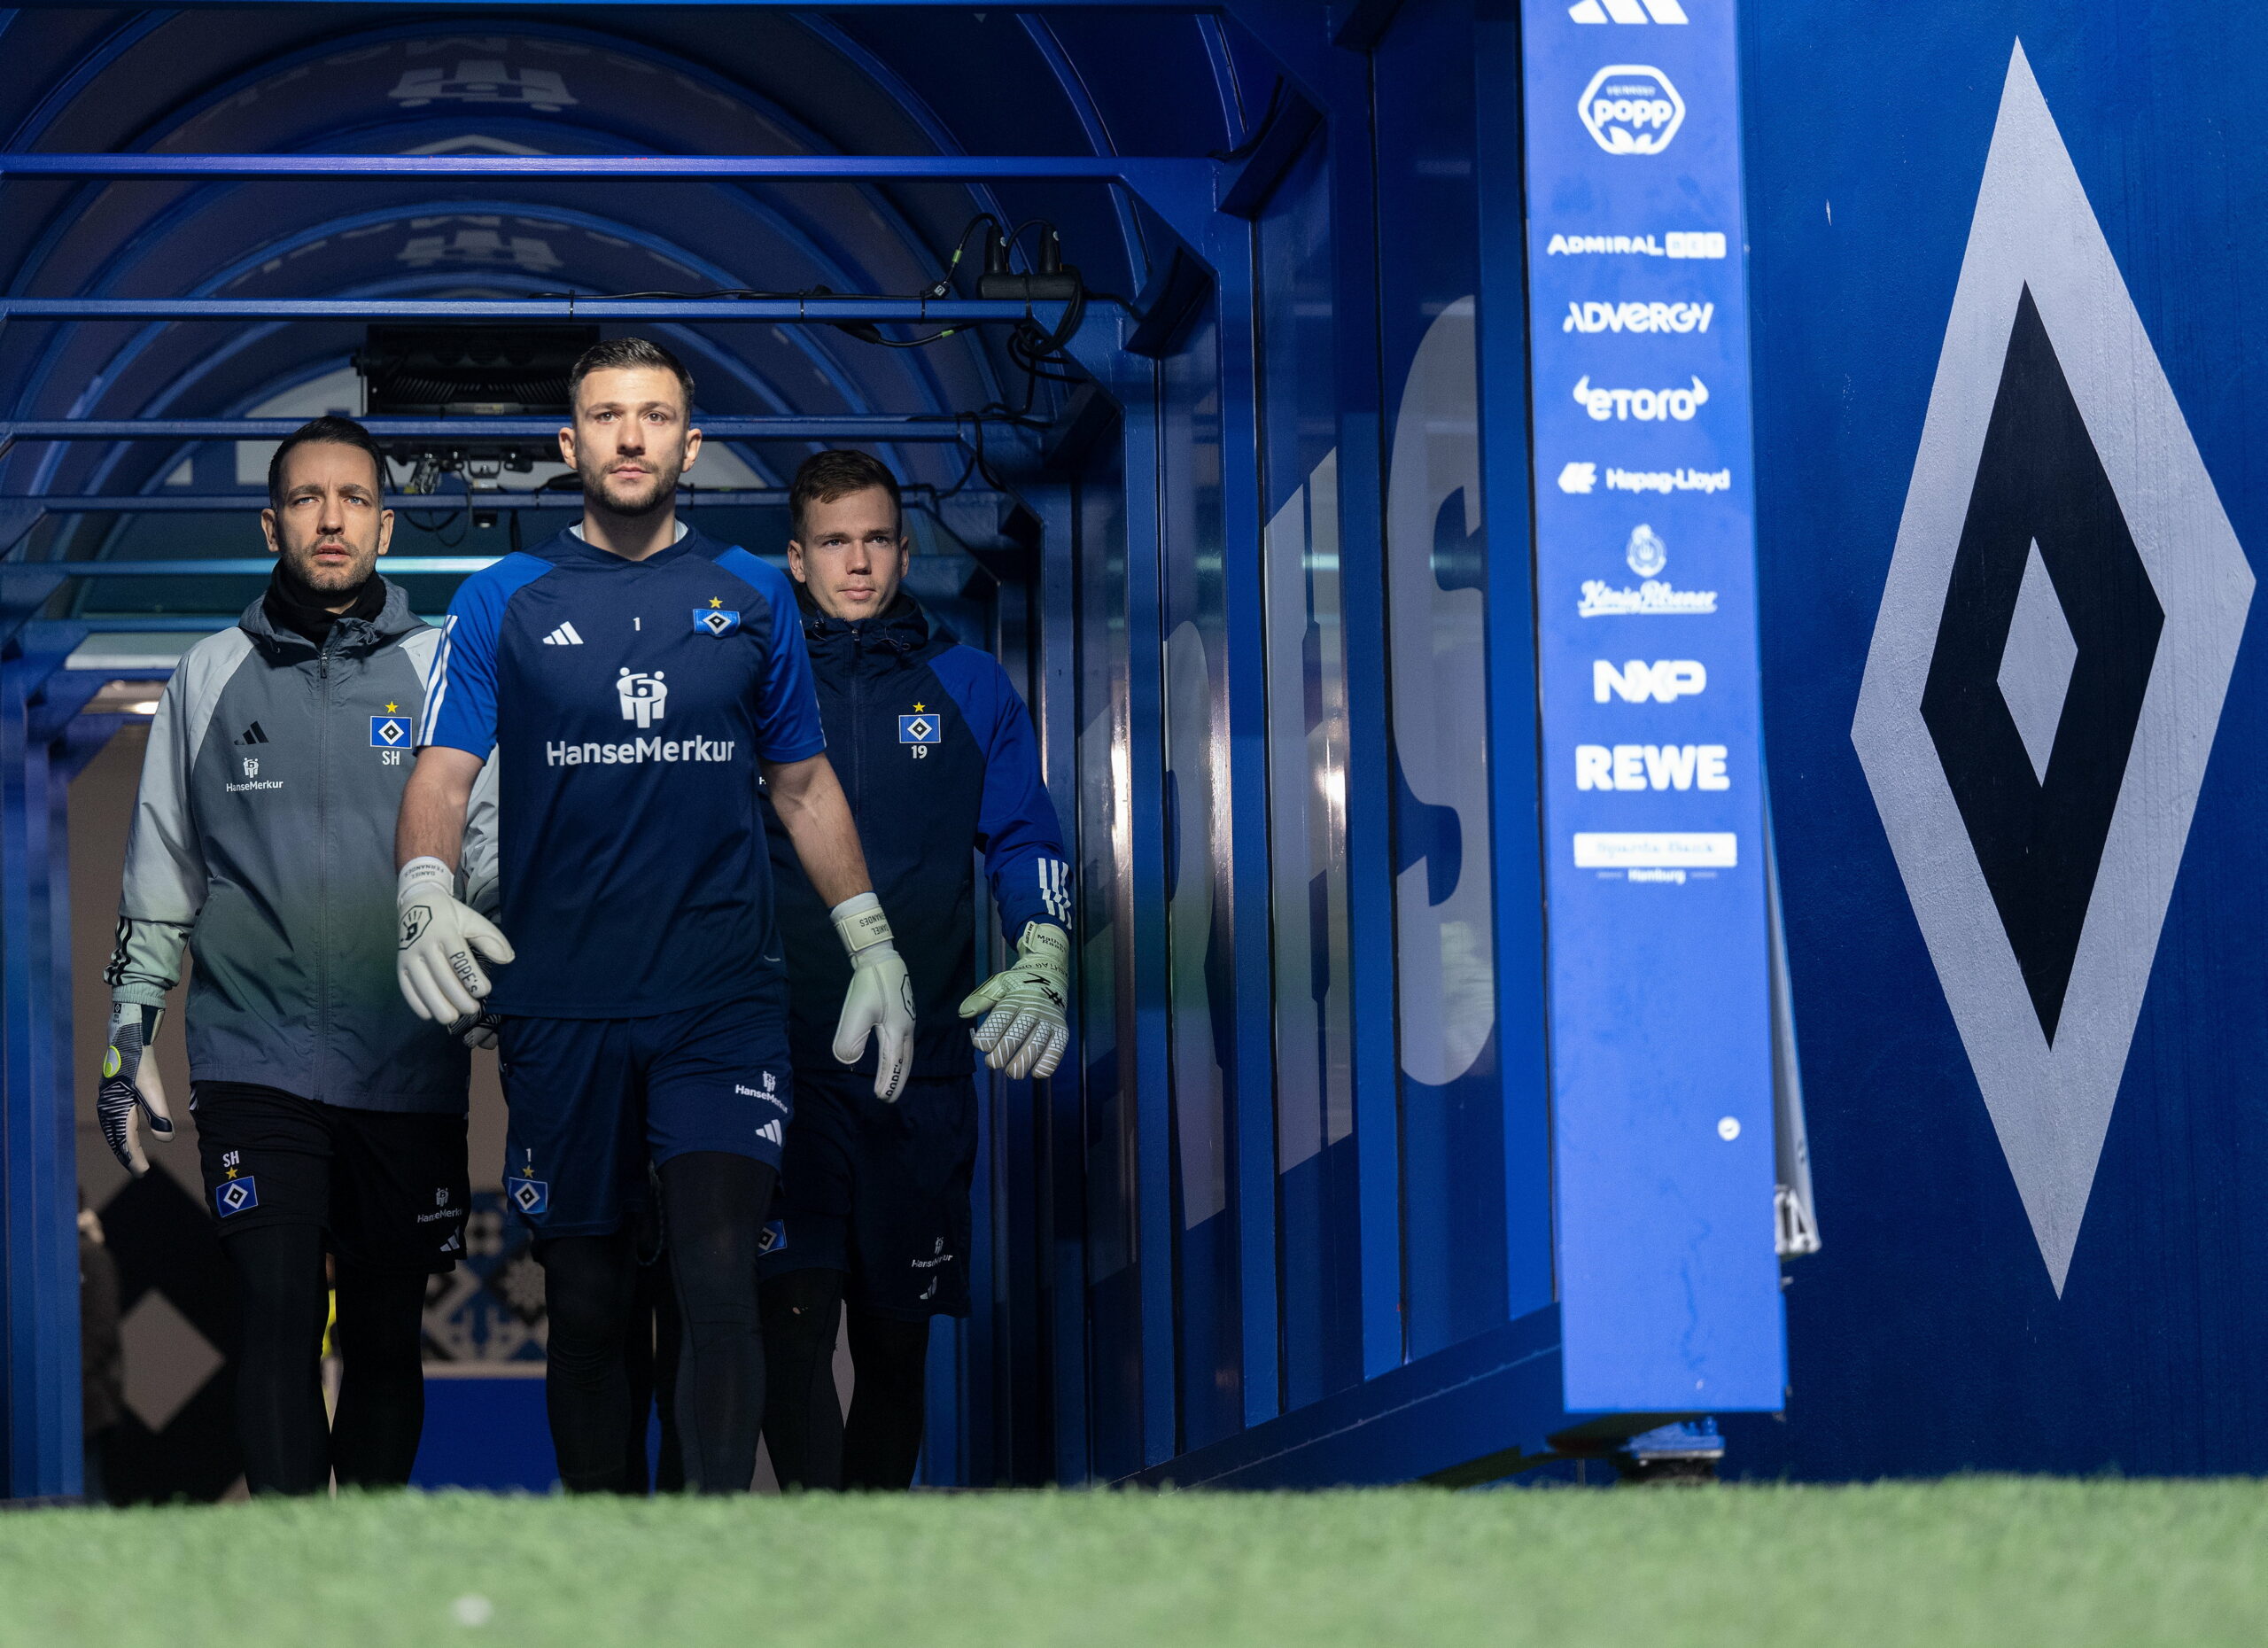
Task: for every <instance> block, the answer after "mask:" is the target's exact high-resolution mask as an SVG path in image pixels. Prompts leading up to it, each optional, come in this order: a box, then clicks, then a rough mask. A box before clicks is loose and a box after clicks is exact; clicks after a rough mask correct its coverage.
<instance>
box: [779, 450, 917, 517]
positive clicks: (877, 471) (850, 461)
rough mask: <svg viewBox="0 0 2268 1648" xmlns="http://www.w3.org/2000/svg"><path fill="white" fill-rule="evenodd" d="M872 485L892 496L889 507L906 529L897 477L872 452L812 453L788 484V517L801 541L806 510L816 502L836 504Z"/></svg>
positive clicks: (903, 507) (833, 451) (902, 500)
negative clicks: (836, 501)
mask: <svg viewBox="0 0 2268 1648" xmlns="http://www.w3.org/2000/svg"><path fill="white" fill-rule="evenodd" d="M869 486H879V487H881V488H882V490H883V491H884V492H886V493H888V494H889V507H890V509H892V510H893V511H894V512H895V513H896V514H897V524H898V526H899V528H900V529H901V530H903V529H904V527H905V499H904V498H902V497H900V496H899V495H898V490H897V476H895V475H893V474H891V473H890V472H889V464H887V463H883V462H882V460H881V459H880V458H877V457H875V456H874V455H872V454H870V453H865V452H854V451H852V450H850V448H848V447H830V448H829V449H828V450H827V451H825V452H814V453H812V455H811V456H809V457H808V458H805V459H804V461H803V463H801V464H799V465H797V466H796V478H795V479H794V480H792V481H790V482H788V518H789V519H790V520H791V521H793V522H794V524H795V528H796V537H797V538H798V540H800V539H801V538H802V536H803V531H804V510H805V509H808V508H810V507H811V506H812V504H814V503H833V502H834V501H835V500H836V499H837V498H847V497H849V496H850V494H852V493H854V492H864V491H866V489H867V488H868V487H869Z"/></svg>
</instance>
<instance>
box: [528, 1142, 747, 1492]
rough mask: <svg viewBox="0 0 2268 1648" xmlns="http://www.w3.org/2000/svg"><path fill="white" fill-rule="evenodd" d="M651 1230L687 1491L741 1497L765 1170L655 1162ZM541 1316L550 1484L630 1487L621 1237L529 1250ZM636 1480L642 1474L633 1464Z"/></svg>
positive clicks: (630, 1276)
mask: <svg viewBox="0 0 2268 1648" xmlns="http://www.w3.org/2000/svg"><path fill="white" fill-rule="evenodd" d="M660 1178H661V1186H662V1224H663V1229H664V1243H665V1245H666V1248H667V1250H668V1254H669V1261H670V1274H671V1279H672V1281H673V1282H675V1284H676V1287H677V1298H678V1306H679V1310H680V1314H681V1316H682V1318H683V1321H684V1332H683V1336H682V1338H681V1340H680V1346H681V1349H680V1363H679V1368H678V1372H677V1378H676V1381H675V1383H676V1386H677V1418H678V1432H679V1436H680V1445H681V1446H682V1448H683V1450H684V1457H685V1475H686V1481H687V1485H688V1486H690V1487H692V1488H694V1489H695V1490H697V1491H698V1492H701V1493H704V1494H734V1493H745V1492H747V1491H748V1488H749V1485H750V1482H751V1481H753V1479H754V1478H755V1475H756V1438H757V1427H758V1422H759V1419H760V1418H761V1416H762V1414H763V1411H764V1346H763V1341H762V1338H761V1336H760V1334H759V1333H758V1331H757V1313H756V1236H757V1229H758V1227H759V1224H760V1223H761V1221H762V1218H763V1215H764V1211H765V1208H766V1207H767V1205H768V1204H769V1203H770V1201H771V1200H772V1181H773V1169H772V1168H771V1167H769V1166H768V1165H766V1164H765V1163H764V1162H757V1161H755V1160H753V1159H751V1158H750V1157H747V1156H739V1155H733V1154H728V1153H726V1152H722V1151H698V1152H695V1153H694V1154H690V1155H682V1156H676V1157H673V1158H672V1159H671V1160H670V1161H668V1162H664V1163H663V1164H662V1168H661V1173H660ZM536 1257H537V1259H538V1260H540V1262H541V1263H542V1265H543V1268H544V1300H545V1305H546V1309H547V1310H548V1314H549V1317H550V1323H551V1327H550V1333H551V1340H550V1362H551V1365H550V1371H549V1377H548V1379H547V1380H546V1381H545V1393H544V1397H545V1404H546V1407H547V1409H548V1411H549V1414H550V1417H551V1440H552V1445H553V1447H554V1448H555V1450H556V1451H557V1453H558V1458H559V1480H560V1481H562V1482H563V1483H564V1484H565V1485H566V1487H567V1489H569V1491H570V1492H574V1493H633V1492H636V1491H638V1490H639V1489H640V1488H641V1487H642V1483H633V1481H632V1470H631V1458H630V1450H629V1441H630V1434H631V1430H632V1426H633V1420H632V1416H631V1411H632V1406H633V1403H632V1397H631V1381H630V1376H629V1370H628V1363H627V1358H626V1351H627V1349H628V1334H629V1333H630V1331H631V1325H632V1322H633V1318H634V1317H635V1315H636V1303H637V1298H638V1257H637V1240H636V1238H635V1236H634V1235H633V1233H632V1232H629V1231H617V1232H614V1233H612V1234H610V1235H605V1236H558V1237H554V1238H552V1239H551V1240H548V1241H543V1242H540V1243H538V1244H537V1247H536ZM638 1474H639V1475H641V1476H642V1475H643V1474H644V1473H643V1471H642V1470H641V1471H640V1472H639V1473H638Z"/></svg>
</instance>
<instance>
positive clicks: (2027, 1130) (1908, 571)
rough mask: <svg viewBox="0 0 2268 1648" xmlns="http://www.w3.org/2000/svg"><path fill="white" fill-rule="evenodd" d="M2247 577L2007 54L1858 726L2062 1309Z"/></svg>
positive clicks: (1935, 959) (2038, 105) (2122, 289)
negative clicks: (2003, 82)
mask: <svg viewBox="0 0 2268 1648" xmlns="http://www.w3.org/2000/svg"><path fill="white" fill-rule="evenodd" d="M2252 588H2253V576H2252V570H2251V567H2250V566H2249V564H2248V563H2247V561H2246V559H2245V556H2244V551H2243V549H2242V548H2241V546H2240V545H2239V544H2238V542H2237V540H2236V534H2235V532H2234V531H2233V529H2232V528H2231V526H2230V525H2229V521H2228V517H2227V516H2226V515H2225V513H2224V511H2223V510H2222V508H2221V504H2220V499H2219V497H2218V494H2217V493H2216V492H2215V490H2214V487H2213V482H2212V478H2211V477H2210V475H2209V474H2208V473H2207V472H2206V470H2205V465H2204V462H2203V460H2202V458H2201V457H2200V456H2199V455H2198V451H2197V445H2196V442H2195V440H2194V439H2193V438H2192V437H2191V435H2190V432H2189V427H2188V424H2187V423H2186V420H2185V419H2184V417H2183V416H2182V412H2181V408H2180V407H2179V404H2178V403H2177V402H2176V400H2174V395H2173V390H2172V387H2171V385H2170V384H2169V383H2168V382H2167V381H2166V377H2165V372H2164V370H2163V368H2162V367H2161V366H2160V364H2159V361H2158V358H2157V354H2156V352H2155V350H2154V349H2153V348H2152V347H2151V345H2150V340H2149V338H2148V334H2147V333H2146V332H2145V331H2144V330H2143V329H2142V323H2141V319H2140V316H2139V315H2137V314H2136V312H2135V309H2134V304H2133V300H2132V298H2131V297H2130V296H2129V295H2128V292H2127V290H2126V284H2125V281H2124V277H2123V276H2121V274H2120V272H2119V269H2118V266H2117V261H2116V260H2114V259H2113V257H2112V255H2111V252H2110V247H2109V244H2108V242H2106V240H2105V239H2104V237H2103V234H2102V229H2101V225H2100V224H2099V223H2098V222H2097V221H2096V219H2095V215H2094V213H2093V209H2092V208H2091V207H2090V206H2089V205H2088V203H2087V198H2086V193H2085V189H2084V188H2083V187H2082V185H2081V184H2080V182H2079V177H2078V172H2077V170H2076V169H2075V168H2074V167H2073V166H2072V164H2071V159H2070V153H2069V152H2067V151H2066V149H2065V148H2064V145H2063V142H2062V136H2060V135H2059V134H2058V132H2057V131H2056V128H2055V122H2054V116H2053V115H2052V114H2050V113H2049V112H2048V108H2047V101H2046V99H2045V97H2043V96H2042V95H2041V92H2040V89H2039V83H2038V82H2037V81H2036V80H2035V79H2034V78H2033V76H2032V73H2031V65H2030V64H2029V63H2028V62H2027V61H2026V59H2025V58H2024V54H2023V47H2022V46H2021V45H2019V46H2018V47H2017V48H2016V51H2015V53H2014V56H2013V58H2012V59H2011V61H2010V63H2009V66H2008V80H2007V83H2006V85H2005V86H2004V88H2003V89H2002V92H2001V98H2000V114H1999V118H1998V120H1997V121H1996V123H1995V125H1994V128H1993V132H1992V148H1991V152H1990V153H1989V155H1988V156H1987V159H1986V161H1985V177H1984V182H1983V183H1982V185H1981V187H1980V189H1979V190H1978V194H1977V211H1976V215H1975V218H1974V220H1973V222H1971V224H1970V228H1969V245H1968V249H1967V251H1966V253H1964V255H1963V258H1962V260H1961V276H1960V280H1959V282H1958V284H1957V285H1956V288H1955V291H1954V293H1953V313H1952V315H1951V317H1950V319H1949V320H1948V321H1947V323H1946V338H1945V345H1944V347H1943V349H1942V351H1941V352H1940V354H1939V355H1938V370H1937V377H1936V379H1935V381H1934V383H1933V384H1932V385H1931V388H1930V401H1929V410H1928V412H1927V414H1926V416H1925V417H1924V420H1923V424H1922V438H1921V443H1920V449H1919V451H1918V453H1917V454H1916V455H1915V463H1914V472H1913V477H1912V479H1911V480H1910V482H1909V483H1908V486H1907V494H1906V507H1905V510H1904V513H1903V515H1902V516H1901V517H1900V519H1899V527H1898V540H1897V544H1896V547H1895V549H1894V550H1893V552H1892V555H1891V565H1890V572H1889V577H1888V579H1887V580H1886V582H1885V584H1884V589H1883V599H1882V607H1881V610H1880V613H1879V615H1878V616H1877V618H1876V624H1875V632H1874V639H1873V642H1872V645H1871V646H1870V648H1869V649H1868V656H1867V669H1866V676H1865V680H1864V682H1863V684H1862V685H1861V687H1860V692H1859V705H1858V713H1857V716H1856V719H1855V720H1854V721H1853V723H1852V729H1851V736H1852V742H1853V743H1854V744H1855V745H1856V746H1857V749H1858V754H1859V759H1860V765H1861V766H1863V767H1864V768H1865V770H1866V774H1867V782H1868V787H1869V789H1871V790H1872V792H1873V795H1874V799H1875V805H1876V809H1877V810H1878V811H1879V812H1880V813H1881V815H1882V820H1883V826H1884V831H1885V833H1886V834H1887V835H1888V836H1889V839H1890V846H1891V853H1892V854H1893V856H1894V857H1895V858H1896V859H1897V862H1898V868H1899V875H1900V877H1901V878H1902V879H1903V881H1904V882H1905V885H1906V891H1907V897H1908V898H1910V899H1911V901H1912V903H1913V906H1914V913H1915V919H1916V921H1918V922H1919V924H1920V926H1921V929H1922V938H1923V941H1924V942H1925V944H1927V945H1928V948H1929V952H1930V960H1931V962H1932V964H1933V965H1934V966H1935V968H1936V970H1937V974H1938V982H1939V983H1940V984H1941V985H1942V986H1943V988H1944V990H1945V994H1946V1005H1947V1006H1948V1007H1950V1008H1951V1010H1952V1013H1953V1022H1954V1024H1955V1026H1956V1028H1957V1029H1958V1030H1959V1031H1960V1034H1961V1046H1962V1047H1963V1049H1964V1051H1965V1052H1966V1053H1967V1054H1968V1056H1969V1068H1970V1069H1971V1070H1972V1071H1973V1072H1974V1074H1975V1076H1976V1077H1977V1087H1978V1090H1979V1092H1981V1093H1982V1095H1983V1097H1984V1100H1985V1108H1986V1109H1987V1110H1988V1112H1989V1113H1990V1115H1991V1116H1992V1128H1993V1132H1994V1134H1995V1136H1996V1137H1997V1138H1998V1139H1999V1140H2000V1148H2001V1151H2002V1153H2003V1154H2005V1155H2006V1157H2007V1159H2008V1170H2009V1173H2010V1176H2011V1177H2012V1178H2014V1180H2015V1182H2016V1191H2017V1193H2018V1195H2019V1196H2020V1197H2021V1199H2022V1201H2023V1208H2024V1212H2025V1215H2026V1217H2028V1219H2029V1220H2030V1223H2031V1231H2032V1235H2033V1237H2034V1238H2035V1239H2036V1240H2037V1241H2038V1243H2039V1254H2040V1257H2041V1259H2042V1260H2043V1261H2044V1262H2045V1263H2046V1265H2047V1273H2048V1278H2049V1280H2050V1281H2051V1282H2052V1283H2053V1285H2054V1288H2055V1291H2056V1294H2058V1295H2059V1296H2060V1295H2061V1294H2062V1291H2063V1287H2064V1283H2065V1281H2066V1280H2067V1279H2068V1277H2069V1275H2070V1266H2071V1256H2072V1254H2073V1251H2074V1250H2075V1248H2076V1247H2077V1245H2078V1235H2079V1227H2080V1224H2081V1221H2082V1220H2083V1218H2084V1217H2085V1212H2086V1205H2087V1198H2088V1196H2089V1193H2091V1192H2092V1190H2093V1184H2094V1177H2095V1169H2096V1166H2097V1164H2098V1162H2099V1161H2100V1159H2101V1153H2102V1145H2103V1139H2104V1137H2105V1135H2106V1134H2107V1132H2108V1131H2109V1124H2110V1115H2111V1109H2112V1107H2113V1106H2114V1105H2115V1104H2116V1102H2117V1096H2118V1085H2119V1081H2120V1078H2121V1077H2122V1076H2123V1075H2124V1070H2125V1067H2126V1057H2127V1053H2128V1050H2129V1048H2130V1046H2132V1040H2133V1036H2134V1028H2135V1024H2136V1022H2137V1021H2138V1020H2139V1018H2140V1014H2141V1009H2142V999H2143V996H2144V993H2145V992H2146V991H2147V990H2148V986H2149V977H2150V968H2151V963H2152V961H2153V960H2154V959H2155V956H2156V953H2157V945H2158V937H2159V934H2160V931H2161V929H2162V928H2163V924H2164V921H2165V913H2166V908H2167V906H2168V903H2169V902H2170V901H2171V898H2172V895H2173V885H2174V879H2175V877H2176V875H2178V874H2179V870H2180V867H2181V855H2182V849H2183V847H2184V845H2185V843H2186V842H2187V840H2188V836H2189V825H2190V820H2191V817H2192V815H2193V814H2194V812H2195V810H2196V804H2197V797H2198V792H2199V790H2200V789H2201V788H2202V784H2203V781H2204V774H2205V766H2206V761H2207V758H2208V756H2209V755H2210V751H2211V749H2212V743H2213V735H2214V732H2215V730H2216V728H2217V727H2218V725H2219V722H2220V715H2221V705H2222V701H2223V698H2224V697H2225V695H2226V692H2227V690H2228V682H2229V676H2230V673H2231V672H2232V671H2233V668H2234V666H2235V663H2236V652H2237V646H2238V642H2239V640H2240V638H2241V635H2242V633H2243V629H2244V621H2245V614H2246V611H2247V610H2248V609H2249V606H2250V604H2251V601H2252Z"/></svg>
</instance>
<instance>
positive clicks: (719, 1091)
mask: <svg viewBox="0 0 2268 1648" xmlns="http://www.w3.org/2000/svg"><path fill="white" fill-rule="evenodd" d="M496 1037H497V1043H496V1052H497V1059H498V1071H499V1074H500V1075H501V1077H503V1084H504V1103H505V1106H506V1108H508V1109H509V1111H510V1114H511V1121H510V1125H509V1128H508V1129H507V1131H506V1133H505V1140H504V1193H505V1196H506V1198H507V1200H509V1201H510V1202H511V1204H512V1206H513V1207H514V1208H516V1209H518V1211H519V1215H520V1217H521V1218H522V1219H524V1220H525V1221H526V1222H527V1224H530V1225H531V1226H532V1227H533V1229H534V1230H535V1232H536V1234H537V1235H538V1236H602V1235H605V1234H606V1233H608V1232H610V1231H617V1230H620V1229H621V1228H622V1226H623V1224H624V1223H625V1220H627V1219H628V1218H630V1217H633V1215H635V1214H636V1213H637V1212H639V1211H640V1210H641V1209H642V1208H643V1207H644V1205H645V1202H646V1197H647V1193H646V1178H647V1174H646V1169H647V1164H648V1163H649V1162H651V1163H653V1164H654V1165H655V1166H656V1167H658V1166H660V1165H661V1164H662V1163H663V1162H667V1161H669V1160H670V1159H671V1158H672V1157H673V1156H681V1155H686V1154H690V1153H691V1152H694V1151H696V1150H718V1151H723V1152H724V1153H726V1154H728V1155H736V1156H752V1157H754V1158H755V1159H756V1160H757V1161H758V1162H768V1163H770V1164H771V1165H772V1166H773V1167H774V1168H777V1167H778V1166H779V1165H780V1151H781V1146H782V1145H783V1144H784V1143H785V1142H786V1141H787V1137H788V1122H789V1121H790V1120H791V1119H792V1118H793V1117H794V1116H795V1114H796V1101H795V1087H794V1083H793V1078H792V1077H791V1076H790V1075H789V1066H788V993H787V991H785V990H784V989H782V990H781V991H778V992H776V994H773V995H768V996H764V997H755V998H748V999H742V1000H738V1001H725V1002H718V1003H717V1004H715V1005H714V1006H711V1007H688V1008H686V1009H684V1010H683V1011H681V1012H678V1013H657V1014H652V1015H650V1016H649V1017H645V1018H636V1019H532V1018H515V1017H507V1018H506V1019H505V1020H504V1021H503V1022H502V1023H501V1025H500V1026H498V1028H497V1032H496Z"/></svg>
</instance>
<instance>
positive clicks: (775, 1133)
mask: <svg viewBox="0 0 2268 1648" xmlns="http://www.w3.org/2000/svg"><path fill="white" fill-rule="evenodd" d="M756 1136H757V1138H758V1139H765V1140H768V1141H769V1142H771V1143H773V1144H775V1145H784V1144H786V1143H787V1142H788V1134H787V1131H786V1130H785V1129H784V1128H782V1127H781V1125H780V1118H779V1117H778V1116H773V1118H772V1119H771V1120H770V1121H769V1122H766V1123H765V1124H764V1125H763V1126H762V1127H759V1128H757V1130H756Z"/></svg>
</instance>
